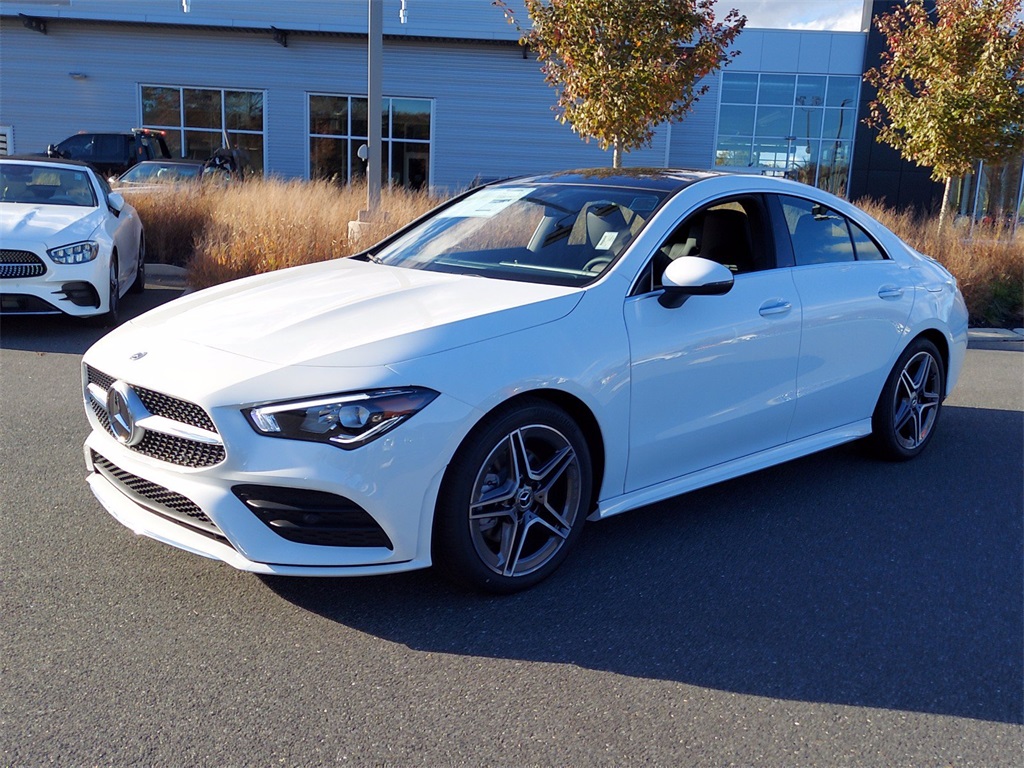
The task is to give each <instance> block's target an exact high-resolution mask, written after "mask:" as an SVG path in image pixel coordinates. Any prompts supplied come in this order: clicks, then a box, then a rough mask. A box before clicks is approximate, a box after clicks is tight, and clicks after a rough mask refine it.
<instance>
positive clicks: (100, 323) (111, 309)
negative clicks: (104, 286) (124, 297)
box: [92, 253, 121, 328]
mask: <svg viewBox="0 0 1024 768" xmlns="http://www.w3.org/2000/svg"><path fill="white" fill-rule="evenodd" d="M108 274H109V277H108V279H107V282H108V283H109V285H108V290H109V295H110V298H109V300H108V306H107V311H106V312H104V313H103V314H102V315H96V316H95V317H93V318H92V321H93V322H92V324H93V325H95V326H97V327H100V328H110V327H112V326H115V325H117V320H118V312H119V311H120V306H121V297H120V296H119V295H118V284H117V254H116V253H114V254H111V256H110V270H109V272H108Z"/></svg>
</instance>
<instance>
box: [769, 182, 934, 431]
mask: <svg viewBox="0 0 1024 768" xmlns="http://www.w3.org/2000/svg"><path fill="white" fill-rule="evenodd" d="M777 200H778V204H779V205H778V206H773V211H774V213H775V214H776V215H777V216H778V215H781V216H782V218H783V219H784V220H785V229H786V231H788V232H789V236H790V240H789V242H790V244H791V246H792V249H793V259H794V263H795V266H794V267H793V269H792V274H793V282H794V284H795V285H796V290H797V292H798V294H799V297H800V304H801V306H802V307H803V325H804V328H803V340H802V343H801V348H800V363H799V368H798V371H797V400H796V410H795V413H794V417H793V424H792V427H791V428H790V432H789V439H790V440H798V439H800V438H802V437H807V436H809V435H814V434H817V433H819V432H824V431H826V430H829V429H834V428H836V427H841V426H845V425H848V424H852V423H854V422H857V421H861V420H863V419H867V418H870V417H871V413H872V411H873V410H874V407H875V403H876V402H877V400H878V396H879V393H880V392H881V389H882V386H883V384H884V381H885V378H886V376H887V375H888V373H889V368H890V367H891V365H892V360H893V357H894V355H895V352H896V348H897V346H898V345H899V343H900V340H901V338H902V336H903V333H904V329H905V327H906V321H907V319H908V318H909V317H910V311H911V308H912V307H913V304H914V288H913V285H912V283H911V282H910V281H909V278H908V272H907V270H905V269H904V268H902V267H901V266H900V265H899V264H898V263H897V262H895V261H893V260H892V259H890V258H889V257H888V255H887V254H886V253H885V252H884V250H883V249H882V248H881V247H880V246H879V245H878V244H877V243H876V242H875V241H874V240H873V239H872V238H871V237H870V236H869V235H868V233H867V232H866V231H865V230H864V229H863V228H862V227H860V226H859V225H857V224H856V223H855V222H853V221H852V220H850V219H849V218H847V217H846V216H843V215H842V214H840V213H838V212H836V211H834V210H831V209H830V208H828V207H827V206H824V205H822V204H820V203H815V202H813V201H811V200H807V199H804V198H798V197H791V196H786V195H780V196H778V198H777Z"/></svg>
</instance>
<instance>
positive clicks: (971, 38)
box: [864, 0, 1024, 217]
mask: <svg viewBox="0 0 1024 768" xmlns="http://www.w3.org/2000/svg"><path fill="white" fill-rule="evenodd" d="M1022 2H1024V0H937V2H936V3H935V12H934V13H933V14H929V13H928V11H927V9H926V8H925V6H924V3H923V0H908V2H907V5H906V6H905V7H902V8H897V9H896V10H894V11H893V12H892V13H890V14H886V15H882V16H879V17H878V18H876V19H875V24H876V26H877V27H878V29H879V31H880V32H881V33H882V34H883V35H884V36H885V38H886V41H887V43H888V51H886V52H885V53H883V54H882V62H881V64H880V65H879V66H878V67H875V68H874V69H871V70H870V71H868V72H867V73H866V74H865V75H864V79H865V80H867V82H869V83H870V84H871V85H873V86H874V87H875V88H877V89H878V95H877V97H876V98H875V100H874V101H872V102H871V103H870V104H869V110H870V111H869V116H868V118H867V120H866V121H865V122H867V124H868V125H870V126H871V127H874V128H877V129H878V136H877V139H878V141H880V142H883V143H885V144H888V145H890V146H892V147H894V148H896V149H897V150H899V152H900V153H901V154H902V155H903V156H904V157H905V158H907V159H908V160H911V161H913V162H915V163H917V164H918V165H919V166H924V167H929V168H931V169H932V178H933V179H935V180H936V181H943V180H944V181H945V182H946V187H945V193H944V195H943V201H942V211H941V214H940V217H944V216H945V213H946V210H947V208H948V206H949V193H950V187H951V182H952V179H953V177H955V176H961V175H964V174H967V173H970V171H971V170H972V168H973V165H974V163H975V162H976V161H978V160H985V161H990V162H991V161H998V160H1000V159H1004V158H1006V157H1007V156H1008V155H1010V154H1013V153H1015V152H1020V151H1021V150H1022V148H1024V78H1022V73H1021V65H1022V62H1024V34H1022V33H1024V24H1022V22H1021V21H1020V15H1021V6H1022Z"/></svg>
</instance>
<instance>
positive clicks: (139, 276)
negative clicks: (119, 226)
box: [128, 235, 146, 293]
mask: <svg viewBox="0 0 1024 768" xmlns="http://www.w3.org/2000/svg"><path fill="white" fill-rule="evenodd" d="M128 290H129V291H131V292H132V293H142V292H143V291H145V290H146V238H145V236H144V235H139V258H138V261H137V262H136V265H135V280H133V281H132V287H131V288H129V289H128Z"/></svg>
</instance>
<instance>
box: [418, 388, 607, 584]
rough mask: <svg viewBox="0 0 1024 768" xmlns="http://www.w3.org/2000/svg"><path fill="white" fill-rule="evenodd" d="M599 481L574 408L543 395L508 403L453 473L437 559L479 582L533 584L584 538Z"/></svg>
mask: <svg viewBox="0 0 1024 768" xmlns="http://www.w3.org/2000/svg"><path fill="white" fill-rule="evenodd" d="M523 464H525V465H526V468H525V470H523V469H522V466H521V465H523ZM517 467H520V470H519V471H517V469H516V468H517ZM591 487H592V469H591V464H590V450H589V448H588V446H587V441H586V438H585V437H584V436H583V432H582V431H581V430H580V428H579V426H577V424H576V422H574V421H573V420H572V418H570V417H569V415H568V414H566V413H565V412H564V411H562V410H560V409H558V408H556V407H555V406H553V405H551V404H550V403H547V402H545V401H543V400H539V399H534V398H529V399H522V400H519V401H517V402H516V403H513V404H511V405H509V406H506V407H505V408H502V409H499V410H498V411H495V412H494V413H493V414H492V415H491V416H490V417H488V418H487V419H485V420H484V421H483V422H482V423H481V424H480V425H478V426H477V428H476V429H474V430H473V432H472V433H471V434H470V435H469V437H467V438H466V440H465V441H464V442H463V444H462V445H461V446H460V447H459V450H458V452H457V453H456V454H455V457H454V458H453V459H452V462H451V464H450V465H449V467H448V470H447V472H446V473H445V477H444V482H443V483H442V484H441V492H440V496H439V498H438V502H437V508H436V510H435V516H434V533H433V547H432V549H433V559H434V562H435V564H437V565H438V566H439V568H440V569H441V570H442V571H443V573H444V574H445V575H446V576H447V577H448V578H449V579H451V580H452V581H454V582H456V583H457V584H460V585H462V586H466V587H469V588H471V589H475V590H479V591H483V592H491V593H495V594H511V593H513V592H518V591H520V590H523V589H527V588H529V587H532V586H533V585H535V584H537V583H539V582H540V581H543V580H544V579H546V578H547V577H548V576H550V575H551V574H552V573H553V572H554V571H555V569H556V568H558V566H559V565H561V564H562V562H563V561H564V560H565V558H566V557H567V556H568V554H569V552H570V551H571V549H572V548H573V546H574V545H575V543H576V541H577V540H578V539H579V536H580V533H581V531H582V530H583V523H584V521H585V520H586V517H587V514H588V513H589V512H590V498H591ZM474 508H475V513H474V511H473V510H474Z"/></svg>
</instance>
